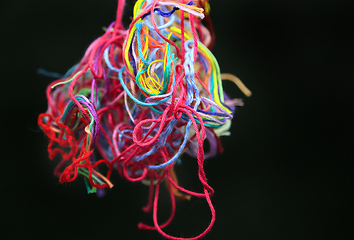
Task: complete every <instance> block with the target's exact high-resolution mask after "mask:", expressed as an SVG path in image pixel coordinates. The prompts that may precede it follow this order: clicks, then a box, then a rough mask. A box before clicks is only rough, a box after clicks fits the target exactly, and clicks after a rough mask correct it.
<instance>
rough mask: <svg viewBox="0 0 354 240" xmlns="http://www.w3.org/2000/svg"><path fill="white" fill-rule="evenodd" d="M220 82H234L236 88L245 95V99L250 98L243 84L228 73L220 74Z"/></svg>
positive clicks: (248, 91)
mask: <svg viewBox="0 0 354 240" xmlns="http://www.w3.org/2000/svg"><path fill="white" fill-rule="evenodd" d="M220 76H221V79H222V80H229V81H232V82H234V83H235V84H236V85H237V87H238V88H239V89H240V90H241V91H242V92H243V94H245V95H246V96H247V97H250V96H252V92H251V91H250V90H249V89H248V88H247V87H246V86H245V84H243V82H242V81H241V80H240V79H239V78H238V77H236V76H235V75H232V74H230V73H222V74H220Z"/></svg>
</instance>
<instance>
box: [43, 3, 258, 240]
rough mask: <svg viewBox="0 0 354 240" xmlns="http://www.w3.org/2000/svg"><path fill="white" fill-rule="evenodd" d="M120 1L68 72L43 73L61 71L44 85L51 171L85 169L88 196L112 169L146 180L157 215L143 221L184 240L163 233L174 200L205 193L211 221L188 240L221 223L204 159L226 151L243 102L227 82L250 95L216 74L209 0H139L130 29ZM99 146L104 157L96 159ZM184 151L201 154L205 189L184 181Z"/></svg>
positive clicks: (106, 184)
mask: <svg viewBox="0 0 354 240" xmlns="http://www.w3.org/2000/svg"><path fill="white" fill-rule="evenodd" d="M124 5H125V1H124V0H120V1H118V9H117V19H116V21H115V22H113V23H111V24H110V25H109V26H108V28H107V29H106V31H105V33H104V34H103V35H102V36H101V37H99V38H98V39H96V40H95V41H94V42H93V43H92V44H91V45H90V46H89V48H88V49H87V51H86V53H85V55H84V57H83V58H82V60H81V61H80V63H79V64H77V65H75V66H74V67H73V68H71V69H70V70H69V71H68V72H67V73H66V74H65V75H64V76H61V75H57V74H53V73H49V72H47V71H45V70H43V69H41V70H39V72H41V73H42V74H45V75H47V76H51V77H59V79H58V80H56V81H54V82H52V83H51V84H50V85H49V86H48V88H47V91H46V95H47V100H48V110H47V112H46V113H43V114H40V116H39V118H38V124H39V126H40V127H41V128H42V130H43V131H44V133H45V134H46V135H47V136H48V138H49V140H50V143H49V145H48V152H49V158H50V159H54V157H55V156H57V155H60V156H61V161H60V163H59V164H58V166H57V167H56V169H55V171H54V174H55V176H57V177H59V181H60V182H61V183H64V182H71V181H74V180H75V179H76V178H77V177H78V176H79V175H81V177H83V178H84V181H85V183H86V186H87V191H88V193H95V192H96V191H97V189H103V188H112V187H113V184H112V183H111V181H110V176H111V173H112V170H113V169H117V170H118V172H119V174H120V175H121V176H122V177H124V178H126V179H128V180H129V181H132V182H137V181H141V182H143V183H144V184H147V185H149V186H150V194H149V200H148V203H147V205H146V206H145V207H144V208H143V210H144V211H145V212H150V211H152V212H153V222H154V226H148V225H146V224H144V223H139V225H138V227H139V228H140V229H148V230H157V231H158V232H159V233H160V234H161V235H163V236H164V237H166V238H169V239H186V238H178V237H173V236H170V235H168V234H166V233H165V232H164V231H163V230H162V229H163V228H164V227H166V226H167V225H169V223H170V222H171V221H172V219H173V217H174V213H175V208H176V205H175V199H176V198H177V199H179V200H189V199H190V198H191V197H192V196H194V197H201V198H205V199H206V201H207V203H208V205H209V207H210V211H211V215H212V217H211V220H210V224H209V226H208V227H207V228H206V229H205V231H204V232H203V233H201V234H200V235H199V236H196V237H193V238H188V239H199V238H201V237H203V236H204V235H205V234H207V233H208V232H209V231H210V229H211V227H212V226H213V224H214V221H215V210H214V207H213V204H212V202H211V199H210V197H211V195H213V193H214V190H213V189H212V188H211V187H210V186H209V184H208V183H207V178H206V175H205V172H204V169H203V164H204V159H205V158H210V157H213V156H215V155H216V154H217V152H218V151H219V152H221V151H222V146H221V141H220V139H219V136H224V135H230V132H228V130H229V128H230V126H231V119H232V117H233V113H234V111H235V106H242V105H243V103H242V100H240V99H229V97H227V95H226V94H225V92H224V91H223V87H222V79H226V80H231V81H233V82H235V83H236V84H237V85H238V86H239V88H240V89H241V90H242V91H243V92H244V93H245V95H246V96H250V95H251V92H250V91H249V90H248V89H247V88H246V87H245V86H244V85H243V84H242V82H241V81H240V80H239V79H238V78H237V77H235V76H233V75H231V74H220V69H219V65H218V62H217V61H216V59H215V57H214V56H213V54H212V53H211V51H210V49H211V47H212V45H213V43H214V33H213V28H212V25H211V20H210V16H209V11H210V6H209V3H208V1H207V0H198V1H183V0H138V1H137V2H136V3H135V6H134V10H133V20H132V22H131V24H130V26H129V28H128V29H127V30H126V29H124V27H123V24H122V21H121V20H122V14H123V9H124ZM203 19H204V20H203ZM203 23H205V24H206V26H204V25H203ZM205 140H208V141H209V143H210V150H209V152H208V153H204V149H203V143H204V141H205ZM96 150H97V151H98V152H99V154H100V155H101V156H102V159H100V160H97V159H96V158H95V155H94V154H93V153H94V151H96ZM184 152H186V153H188V154H189V155H191V156H193V157H196V158H197V164H198V177H199V180H200V183H201V184H202V186H203V189H204V191H203V192H202V193H196V192H193V191H189V190H187V189H185V188H183V187H181V186H179V185H178V180H177V177H176V174H175V172H174V165H175V163H176V161H177V160H178V159H180V157H181V155H182V154H183V153H184ZM101 165H105V166H106V169H108V170H107V171H106V173H105V174H104V173H102V172H99V166H101ZM163 180H165V183H166V186H167V189H168V191H169V193H170V198H171V203H172V211H171V215H170V217H169V219H168V220H167V221H166V222H165V223H162V224H161V223H158V221H157V219H158V217H157V206H158V200H159V189H160V185H161V182H162V181H163Z"/></svg>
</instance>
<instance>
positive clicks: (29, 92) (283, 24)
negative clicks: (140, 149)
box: [0, 0, 354, 240]
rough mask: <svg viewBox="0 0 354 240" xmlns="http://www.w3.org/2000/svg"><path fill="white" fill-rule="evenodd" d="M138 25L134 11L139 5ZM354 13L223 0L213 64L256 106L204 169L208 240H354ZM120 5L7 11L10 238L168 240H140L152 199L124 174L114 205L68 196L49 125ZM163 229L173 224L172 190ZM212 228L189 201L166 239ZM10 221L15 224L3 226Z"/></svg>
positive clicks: (12, 7)
mask: <svg viewBox="0 0 354 240" xmlns="http://www.w3.org/2000/svg"><path fill="white" fill-rule="evenodd" d="M127 2H128V3H127V6H126V10H125V14H124V19H125V24H126V26H128V24H129V17H130V16H131V15H132V14H131V12H132V7H133V4H134V1H129V0H128V1H127ZM351 2H352V1H349V0H348V1H345V0H338V1H327V0H321V1H315V0H312V1H311V0H298V1H284V0H282V1H280V0H262V1H261V0H254V1H249V0H247V1H246V0H234V1H226V0H219V1H217V0H211V7H212V8H211V16H212V19H213V23H214V27H215V31H216V37H217V38H216V45H215V47H214V49H213V53H214V54H215V56H216V58H217V59H218V61H219V64H220V66H221V71H222V72H229V73H233V74H235V75H237V76H238V77H239V78H240V79H242V80H243V82H244V83H245V84H246V85H247V86H248V87H249V88H250V89H251V90H252V92H253V96H252V97H250V98H247V99H246V98H245V97H243V96H242V93H241V92H240V91H239V90H238V89H237V88H236V87H235V86H233V85H232V84H226V85H225V88H226V91H227V93H229V95H231V96H232V97H243V98H244V101H245V106H244V107H242V108H238V109H237V111H236V113H235V116H234V120H233V125H232V128H231V131H232V136H231V137H222V142H223V146H224V148H225V151H224V152H223V153H222V154H220V155H218V156H217V157H216V158H213V159H210V160H208V161H207V163H206V164H205V170H206V172H207V177H208V179H209V183H210V184H211V186H212V187H214V189H215V195H214V196H213V197H212V200H213V203H214V205H215V209H216V215H217V218H216V223H215V225H214V227H213V229H212V231H211V232H210V233H209V234H208V235H207V236H206V237H205V239H240V240H243V239H273V240H276V239H353V238H354V234H353V233H354V231H353V227H354V221H353V220H354V219H353V213H354V212H353V205H354V197H353V191H354V185H353V175H354V163H353V154H352V153H353V151H352V147H353V114H352V111H353V110H354V108H353V97H352V91H353V87H354V83H353V82H354V81H353V76H354V67H353V66H354V57H353V56H354V55H353V54H354V51H353V50H354V48H353V44H354V39H353V36H352V34H351V32H352V29H353V26H352V23H353V17H352V14H353V4H352V3H351ZM116 5H117V3H116V2H115V1H113V0H105V1H98V0H90V1H78V0H77V1H68V0H66V1H63V0H61V1H40V0H34V1H24V0H22V1H21V0H17V1H2V2H1V10H0V18H1V73H2V74H1V101H2V105H1V107H2V113H1V119H2V122H1V123H2V124H1V128H2V131H1V150H2V159H1V171H2V174H1V179H2V180H1V190H2V193H1V219H2V222H3V223H2V224H1V225H0V226H1V228H3V230H1V231H0V236H1V235H2V236H3V237H2V239H112V238H114V239H128V240H129V239H163V238H162V237H161V236H160V235H159V234H158V233H157V232H154V231H152V232H150V231H144V230H138V228H137V224H138V222H140V221H144V222H145V223H151V222H152V221H151V218H152V216H151V215H149V214H145V213H143V212H142V211H141V207H142V206H144V204H145V203H146V201H147V195H148V189H147V188H146V187H145V186H142V185H141V184H140V183H130V182H128V181H125V180H122V179H120V178H119V176H118V174H117V173H116V174H114V175H113V178H112V181H113V183H114V184H115V187H114V188H113V189H111V190H110V191H109V192H108V193H107V195H106V196H105V197H104V198H97V197H96V196H95V195H87V193H86V190H85V186H84V183H83V181H80V180H77V181H75V182H73V183H71V184H64V185H61V184H59V182H58V179H56V178H55V177H54V176H53V174H52V172H53V170H54V167H55V166H56V162H53V161H50V160H49V159H48V156H47V151H46V147H47V144H48V140H47V138H46V137H45V136H44V134H43V133H42V132H41V131H40V130H39V128H38V126H37V116H38V114H40V113H42V112H45V111H46V98H45V88H46V86H47V85H48V84H49V83H50V81H52V80H53V79H51V78H48V77H45V76H41V75H38V74H37V72H36V71H37V69H38V68H40V67H42V68H44V69H46V70H49V71H54V72H59V73H64V72H66V70H67V69H69V68H70V67H71V66H72V65H74V64H75V63H77V62H78V61H79V60H80V59H81V57H82V56H83V54H84V51H85V49H86V48H87V47H88V46H89V44H90V43H91V42H92V41H93V40H94V39H96V38H97V37H99V36H100V35H101V34H102V33H103V31H102V27H103V26H108V24H109V23H111V22H112V21H113V20H114V19H115V12H116ZM183 160H184V161H183V163H182V165H180V166H178V167H177V169H176V171H177V173H178V175H179V181H180V184H181V185H182V186H185V187H186V188H189V189H193V190H200V186H199V185H198V180H197V177H196V161H195V160H194V159H192V158H189V157H187V156H184V157H183ZM160 199H161V200H160V202H161V205H160V209H159V210H160V212H159V216H161V221H163V219H166V217H167V216H168V214H169V211H170V208H169V201H168V197H167V194H166V192H162V193H161V198H160ZM209 220H210V212H209V210H208V207H207V205H206V203H205V202H204V201H202V200H197V199H192V200H191V201H190V202H178V203H177V212H176V217H175V219H174V221H173V222H172V224H171V225H170V226H169V227H167V228H166V229H165V230H166V232H168V233H170V234H172V235H174V236H183V237H192V236H196V235H197V234H199V233H201V232H202V231H203V230H204V228H205V227H206V226H207V224H208V222H209ZM4 223H5V224H4Z"/></svg>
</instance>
